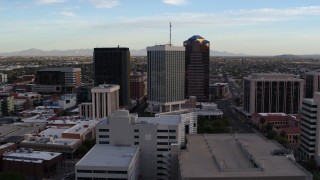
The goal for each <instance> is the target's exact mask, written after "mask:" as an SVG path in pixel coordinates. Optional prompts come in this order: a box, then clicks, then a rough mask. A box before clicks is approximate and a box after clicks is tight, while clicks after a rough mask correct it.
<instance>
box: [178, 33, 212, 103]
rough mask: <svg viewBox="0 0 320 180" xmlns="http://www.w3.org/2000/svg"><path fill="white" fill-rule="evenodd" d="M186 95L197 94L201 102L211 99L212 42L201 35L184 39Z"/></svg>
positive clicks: (187, 96)
mask: <svg viewBox="0 0 320 180" xmlns="http://www.w3.org/2000/svg"><path fill="white" fill-rule="evenodd" d="M183 45H184V46H185V48H186V52H185V58H186V59H185V96H186V98H189V97H190V96H196V97H197V100H198V101H200V102H206V101H208V100H209V58H210V42H209V41H207V40H205V39H204V38H203V37H201V36H199V35H194V36H192V37H191V38H189V39H188V40H186V41H184V43H183Z"/></svg>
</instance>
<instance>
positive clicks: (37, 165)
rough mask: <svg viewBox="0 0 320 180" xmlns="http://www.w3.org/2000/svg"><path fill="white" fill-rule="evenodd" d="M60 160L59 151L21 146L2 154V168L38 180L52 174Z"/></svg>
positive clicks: (4, 170)
mask: <svg viewBox="0 0 320 180" xmlns="http://www.w3.org/2000/svg"><path fill="white" fill-rule="evenodd" d="M61 161H62V154H61V153H57V152H44V151H33V150H32V149H22V148H21V149H19V150H17V151H16V152H9V153H6V154H4V155H3V163H2V167H3V169H2V170H3V172H16V173H19V174H23V175H24V176H25V177H26V178H27V179H34V180H40V179H42V178H46V177H49V176H51V175H53V174H54V173H55V171H56V168H57V166H58V164H59V162H61Z"/></svg>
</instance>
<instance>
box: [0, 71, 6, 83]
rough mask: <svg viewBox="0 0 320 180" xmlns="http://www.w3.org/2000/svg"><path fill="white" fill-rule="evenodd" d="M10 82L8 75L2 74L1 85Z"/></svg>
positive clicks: (0, 76) (0, 75)
mask: <svg viewBox="0 0 320 180" xmlns="http://www.w3.org/2000/svg"><path fill="white" fill-rule="evenodd" d="M7 82H8V75H7V74H3V73H0V83H7Z"/></svg>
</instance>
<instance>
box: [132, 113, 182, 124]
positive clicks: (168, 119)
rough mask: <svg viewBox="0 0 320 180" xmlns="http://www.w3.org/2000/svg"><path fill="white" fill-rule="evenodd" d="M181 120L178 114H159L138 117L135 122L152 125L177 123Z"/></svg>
mask: <svg viewBox="0 0 320 180" xmlns="http://www.w3.org/2000/svg"><path fill="white" fill-rule="evenodd" d="M180 122H181V118H180V116H179V115H159V116H158V117H138V119H137V121H136V123H147V124H154V125H178V124H179V123H180Z"/></svg>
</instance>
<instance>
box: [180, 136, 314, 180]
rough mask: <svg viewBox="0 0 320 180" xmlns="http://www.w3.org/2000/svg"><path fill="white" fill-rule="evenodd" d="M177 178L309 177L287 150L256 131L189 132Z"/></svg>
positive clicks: (301, 179)
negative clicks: (254, 132)
mask: <svg viewBox="0 0 320 180" xmlns="http://www.w3.org/2000/svg"><path fill="white" fill-rule="evenodd" d="M187 139H188V145H187V149H186V150H181V152H180V154H179V164H180V169H179V174H180V177H179V179H181V180H182V179H188V180H196V179H197V180H198V179H212V180H215V179H216V180H221V179H223V180H238V179H239V180H240V179H246V180H260V179H261V180H275V179H276V180H293V179H294V180H312V174H311V173H309V172H308V171H307V170H305V169H304V168H303V167H301V166H300V165H299V164H298V163H296V162H295V159H294V156H293V155H292V154H291V153H290V151H286V150H285V149H284V148H283V147H282V146H281V145H279V144H277V143H276V142H274V141H270V140H267V139H266V138H264V137H262V136H260V135H258V134H237V135H233V134H210V135H208V134H205V135H188V137H187Z"/></svg>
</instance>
